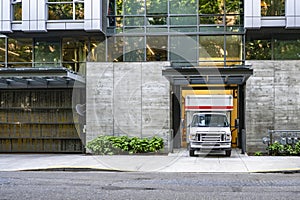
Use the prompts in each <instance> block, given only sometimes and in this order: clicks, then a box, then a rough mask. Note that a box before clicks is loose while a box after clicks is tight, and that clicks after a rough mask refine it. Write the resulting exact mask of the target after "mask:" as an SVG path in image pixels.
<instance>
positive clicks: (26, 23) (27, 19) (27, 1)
mask: <svg viewBox="0 0 300 200" xmlns="http://www.w3.org/2000/svg"><path fill="white" fill-rule="evenodd" d="M46 11H47V9H46V0H23V1H22V30H23V31H46V17H47V13H46Z"/></svg>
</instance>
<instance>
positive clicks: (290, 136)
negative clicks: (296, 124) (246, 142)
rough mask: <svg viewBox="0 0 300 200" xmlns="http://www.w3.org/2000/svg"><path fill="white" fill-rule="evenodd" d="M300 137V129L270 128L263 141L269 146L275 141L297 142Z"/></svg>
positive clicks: (281, 142) (283, 143)
mask: <svg viewBox="0 0 300 200" xmlns="http://www.w3.org/2000/svg"><path fill="white" fill-rule="evenodd" d="M299 139H300V130H268V136H267V137H264V138H263V143H264V144H267V145H268V146H269V145H271V144H273V143H274V142H279V143H280V144H282V145H293V144H296V143H297V142H298V141H299Z"/></svg>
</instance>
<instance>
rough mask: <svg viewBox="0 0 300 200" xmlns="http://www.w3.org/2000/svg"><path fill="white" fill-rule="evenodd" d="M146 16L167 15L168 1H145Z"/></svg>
mask: <svg viewBox="0 0 300 200" xmlns="http://www.w3.org/2000/svg"><path fill="white" fill-rule="evenodd" d="M146 5H147V15H161V14H167V13H168V0H146Z"/></svg>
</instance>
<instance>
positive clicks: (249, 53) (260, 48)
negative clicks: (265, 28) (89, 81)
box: [246, 40, 272, 60]
mask: <svg viewBox="0 0 300 200" xmlns="http://www.w3.org/2000/svg"><path fill="white" fill-rule="evenodd" d="M246 59H247V60H271V59H272V45H271V41H270V40H253V41H247V42H246Z"/></svg>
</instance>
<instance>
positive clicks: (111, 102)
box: [86, 62, 170, 147]
mask: <svg viewBox="0 0 300 200" xmlns="http://www.w3.org/2000/svg"><path fill="white" fill-rule="evenodd" d="M163 66H170V63H169V62H147V63H146V62H143V63H133V62H130V63H126V62H122V63H103V62H101V63H94V62H93V63H87V77H86V80H87V82H86V87H87V112H86V123H87V126H86V141H87V142H88V141H90V140H92V139H94V138H95V137H97V136H98V135H128V136H137V137H152V136H155V135H157V136H160V137H163V138H164V139H165V144H166V145H168V143H169V142H168V137H169V132H170V84H169V81H168V80H167V79H165V78H164V77H163V76H162V67H163ZM166 147H167V146H166Z"/></svg>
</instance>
